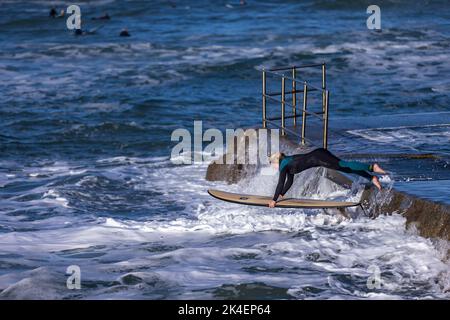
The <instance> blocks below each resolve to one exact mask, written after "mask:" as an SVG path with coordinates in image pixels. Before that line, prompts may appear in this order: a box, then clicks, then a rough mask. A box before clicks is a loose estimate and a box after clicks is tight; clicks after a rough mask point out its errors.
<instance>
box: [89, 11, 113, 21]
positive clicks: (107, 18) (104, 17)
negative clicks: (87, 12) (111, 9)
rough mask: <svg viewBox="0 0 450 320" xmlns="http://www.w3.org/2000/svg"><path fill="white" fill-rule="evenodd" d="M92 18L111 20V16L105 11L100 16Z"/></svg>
mask: <svg viewBox="0 0 450 320" xmlns="http://www.w3.org/2000/svg"><path fill="white" fill-rule="evenodd" d="M92 20H111V17H110V15H109V14H107V13H105V14H104V15H102V16H100V17H93V18H92Z"/></svg>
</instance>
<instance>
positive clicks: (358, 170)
mask: <svg viewBox="0 0 450 320" xmlns="http://www.w3.org/2000/svg"><path fill="white" fill-rule="evenodd" d="M279 166H280V167H279V170H280V177H279V179H278V184H277V189H276V190H275V195H274V196H273V200H274V201H277V199H278V197H279V196H280V195H281V196H284V194H285V193H286V192H287V191H288V190H289V188H290V187H291V186H292V183H293V182H294V175H295V174H296V173H300V172H302V171H304V170H306V169H309V168H313V167H325V168H329V169H334V170H338V171H342V172H346V173H354V174H357V175H360V176H361V177H364V178H366V179H368V180H371V179H372V175H371V174H369V173H368V172H367V171H370V172H371V171H373V168H372V166H371V165H367V164H364V163H361V162H356V161H343V160H341V159H339V158H338V157H336V156H335V155H333V154H332V153H331V152H330V151H328V150H325V149H323V148H319V149H316V150H314V151H311V152H309V153H306V154H296V155H293V156H285V157H283V158H281V159H280V165H279ZM286 178H287V180H286ZM285 182H286V183H285Z"/></svg>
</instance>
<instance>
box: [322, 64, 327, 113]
mask: <svg viewBox="0 0 450 320" xmlns="http://www.w3.org/2000/svg"><path fill="white" fill-rule="evenodd" d="M326 79H327V74H326V66H325V62H324V63H322V111H323V113H324V114H325V89H326V88H327V80H326ZM324 119H325V116H324Z"/></svg>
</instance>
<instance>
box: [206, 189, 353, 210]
mask: <svg viewBox="0 0 450 320" xmlns="http://www.w3.org/2000/svg"><path fill="white" fill-rule="evenodd" d="M208 193H209V194H210V195H211V196H213V197H214V198H216V199H220V200H223V201H228V202H233V203H238V204H245V205H249V206H262V207H267V206H268V204H269V201H270V200H272V198H271V197H266V196H257V195H250V194H239V193H231V192H225V191H220V190H213V189H209V190H208ZM359 205H360V203H359V202H346V201H327V200H314V199H295V198H286V199H283V200H280V201H278V202H277V205H276V207H278V208H310V209H321V208H347V207H356V206H359Z"/></svg>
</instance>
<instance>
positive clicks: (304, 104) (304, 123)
mask: <svg viewBox="0 0 450 320" xmlns="http://www.w3.org/2000/svg"><path fill="white" fill-rule="evenodd" d="M307 102H308V85H307V84H306V81H305V83H304V84H303V114H302V144H303V145H304V144H305V138H306V137H305V134H306V104H307Z"/></svg>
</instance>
